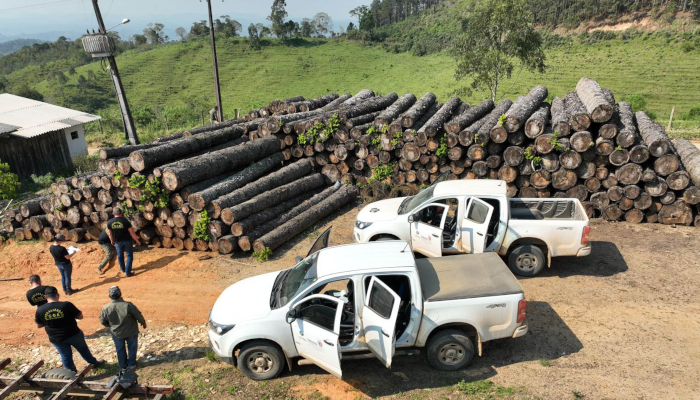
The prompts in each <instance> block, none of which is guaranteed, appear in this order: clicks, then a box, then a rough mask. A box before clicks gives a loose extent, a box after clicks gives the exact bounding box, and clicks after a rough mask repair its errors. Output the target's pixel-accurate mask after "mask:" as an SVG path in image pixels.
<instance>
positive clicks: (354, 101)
mask: <svg viewBox="0 0 700 400" xmlns="http://www.w3.org/2000/svg"><path fill="white" fill-rule="evenodd" d="M374 96H375V94H374V91H373V90H372V89H362V90H360V91H359V92H357V94H355V95H354V96H352V97H350V98H349V99H348V100H346V101H345V103H343V108H348V107H352V106H356V105H358V104H360V103H361V102H363V101H365V100H368V99H371V98H373V97H374Z"/></svg>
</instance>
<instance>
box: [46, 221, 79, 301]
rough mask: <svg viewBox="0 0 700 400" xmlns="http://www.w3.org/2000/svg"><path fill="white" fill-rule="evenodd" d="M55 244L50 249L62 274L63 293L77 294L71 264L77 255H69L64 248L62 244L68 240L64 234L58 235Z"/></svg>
mask: <svg viewBox="0 0 700 400" xmlns="http://www.w3.org/2000/svg"><path fill="white" fill-rule="evenodd" d="M54 240H55V242H54V244H52V245H51V247H49V252H51V255H52V256H53V259H54V262H55V263H56V267H57V268H58V271H59V272H60V273H61V285H62V286H63V293H65V294H67V295H68V296H70V295H72V294H73V293H75V292H77V291H78V289H73V288H72V287H71V280H70V278H71V275H72V274H73V264H71V262H70V259H71V257H73V256H74V255H75V253H73V254H72V255H71V254H68V250H67V249H66V248H65V247H63V245H62V243H63V242H64V241H65V240H66V237H65V236H63V235H62V234H60V233H59V234H58V235H56V238H55V239H54Z"/></svg>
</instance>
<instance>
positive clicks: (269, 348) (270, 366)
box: [238, 341, 285, 381]
mask: <svg viewBox="0 0 700 400" xmlns="http://www.w3.org/2000/svg"><path fill="white" fill-rule="evenodd" d="M284 360H285V359H284V355H283V354H282V352H281V351H280V350H279V349H278V348H277V347H276V346H275V345H273V344H270V343H267V342H263V341H254V342H250V343H248V344H246V345H245V346H243V348H242V349H241V352H240V353H239V354H238V368H239V369H240V370H241V372H242V373H243V375H245V376H247V377H248V378H250V379H253V380H256V381H264V380H268V379H272V378H276V377H277V375H279V374H280V373H281V372H282V368H283V367H284Z"/></svg>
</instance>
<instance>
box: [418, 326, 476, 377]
mask: <svg viewBox="0 0 700 400" xmlns="http://www.w3.org/2000/svg"><path fill="white" fill-rule="evenodd" d="M472 357H474V344H473V343H472V341H471V340H470V339H469V336H467V335H466V334H465V333H464V332H462V331H460V330H457V329H446V330H444V331H440V332H438V333H436V334H435V336H433V337H432V338H430V342H429V343H428V361H430V364H431V365H432V366H433V367H434V368H435V369H439V370H440V371H457V370H459V369H462V368H464V367H466V366H467V365H469V363H470V362H471V361H472Z"/></svg>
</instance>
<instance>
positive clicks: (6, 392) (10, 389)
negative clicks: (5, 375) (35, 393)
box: [0, 360, 44, 400]
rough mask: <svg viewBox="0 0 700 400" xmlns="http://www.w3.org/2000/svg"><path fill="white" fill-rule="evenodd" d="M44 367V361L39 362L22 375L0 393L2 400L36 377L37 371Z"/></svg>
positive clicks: (0, 399)
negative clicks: (30, 378)
mask: <svg viewBox="0 0 700 400" xmlns="http://www.w3.org/2000/svg"><path fill="white" fill-rule="evenodd" d="M42 365H44V360H39V361H38V362H37V363H36V364H34V365H32V367H31V368H29V369H28V370H27V371H25V372H24V373H23V374H22V375H20V376H18V377H17V379H15V380H14V381H13V382H12V383H10V384H9V385H7V386H6V387H5V389H3V390H2V391H1V392H0V400H2V399H5V398H7V397H8V396H9V395H10V394H12V392H14V391H15V389H17V387H19V385H20V383H22V382H24V380H25V379H27V378H29V377H31V376H32V375H34V373H35V372H36V371H38V370H39V368H41V366H42Z"/></svg>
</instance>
